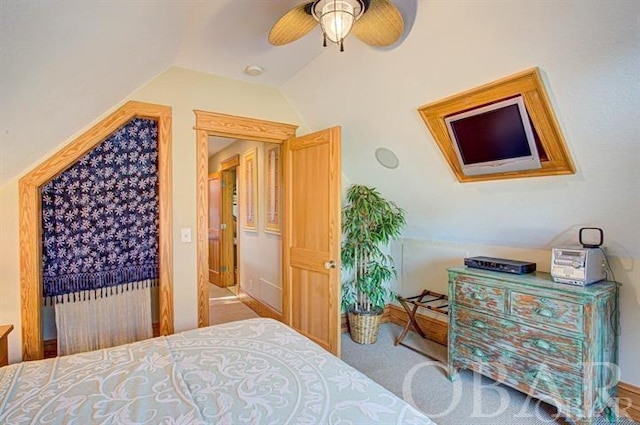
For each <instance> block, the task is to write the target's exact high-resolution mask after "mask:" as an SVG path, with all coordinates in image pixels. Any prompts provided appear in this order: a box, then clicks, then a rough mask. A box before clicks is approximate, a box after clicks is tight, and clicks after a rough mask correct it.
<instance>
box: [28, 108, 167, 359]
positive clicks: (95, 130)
mask: <svg viewBox="0 0 640 425" xmlns="http://www.w3.org/2000/svg"><path fill="white" fill-rule="evenodd" d="M135 117H139V118H150V119H153V120H156V121H157V122H158V191H159V229H158V230H159V268H160V275H159V307H160V332H161V334H162V335H168V334H171V333H173V323H174V320H173V237H172V235H173V231H172V197H171V196H172V195H171V184H172V177H171V107H169V106H162V105H154V104H149V103H142V102H135V101H130V102H127V103H126V104H124V105H123V106H122V107H120V108H119V109H117V110H116V111H115V112H113V113H112V114H110V115H109V116H108V117H106V118H104V119H103V120H101V121H100V122H98V123H97V124H96V125H94V126H93V127H91V128H90V129H89V130H87V131H86V132H84V133H83V134H82V135H80V136H79V137H78V138H76V139H75V140H73V141H72V142H70V143H69V144H68V145H66V146H65V147H63V148H62V149H60V150H59V151H58V152H56V153H55V154H53V155H52V156H51V157H49V158H48V159H46V160H45V161H44V162H43V163H41V164H40V165H38V166H37V167H36V168H34V169H33V170H32V171H30V172H29V173H28V174H26V175H25V176H24V177H22V178H21V179H20V182H19V198H20V201H19V202H20V297H21V304H22V358H23V360H25V361H26V360H37V359H42V358H43V356H44V346H43V332H42V261H41V259H42V247H41V225H40V221H41V216H42V211H41V205H40V203H41V200H40V188H41V187H42V186H43V185H44V184H46V183H47V182H49V181H50V180H51V179H53V178H54V177H56V176H57V175H58V174H60V173H61V172H63V171H65V170H66V169H67V168H69V167H70V166H71V165H72V164H73V163H75V162H76V161H77V160H78V159H80V157H82V156H83V155H85V154H86V153H87V152H89V151H90V150H91V149H93V148H94V147H95V146H96V145H98V144H99V143H100V142H102V141H103V140H104V139H106V138H107V137H108V136H109V135H111V134H112V133H113V132H114V131H116V130H117V129H118V128H120V127H122V126H123V125H125V124H127V123H128V122H129V121H130V120H131V119H133V118H135Z"/></svg>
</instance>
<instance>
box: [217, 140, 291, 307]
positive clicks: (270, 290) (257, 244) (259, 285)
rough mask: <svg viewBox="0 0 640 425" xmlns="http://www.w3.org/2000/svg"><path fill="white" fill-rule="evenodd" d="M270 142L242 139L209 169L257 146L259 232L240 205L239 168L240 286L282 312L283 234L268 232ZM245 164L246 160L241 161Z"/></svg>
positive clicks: (221, 154) (240, 185) (230, 146)
mask: <svg viewBox="0 0 640 425" xmlns="http://www.w3.org/2000/svg"><path fill="white" fill-rule="evenodd" d="M265 147H266V144H265V143H262V142H254V141H248V140H238V141H236V142H234V143H233V144H231V145H229V146H228V147H226V148H225V149H223V150H222V151H220V152H218V153H216V154H215V155H214V156H212V157H211V158H209V172H216V171H219V170H220V162H221V161H224V160H225V159H227V158H229V157H231V156H233V155H235V154H238V155H240V158H242V155H243V154H244V153H245V152H247V151H249V150H251V149H257V152H258V153H257V173H258V175H257V177H258V199H257V201H256V202H257V207H258V208H257V210H258V220H257V222H258V231H257V232H254V231H249V230H245V229H244V228H243V226H242V223H243V222H244V216H243V214H244V212H243V211H244V210H243V208H241V207H240V205H241V204H242V203H243V202H245V200H244V199H243V194H244V193H245V192H244V190H242V188H243V186H244V181H243V180H242V177H241V176H242V165H241V166H240V167H239V168H238V176H239V178H238V180H239V186H238V206H239V217H238V238H239V246H240V249H239V255H238V257H239V260H240V264H239V271H238V274H239V276H240V289H241V290H242V291H244V292H247V293H248V294H250V295H251V296H252V297H254V298H255V299H257V300H259V301H262V302H263V303H265V304H267V305H269V306H271V307H273V309H275V310H276V311H278V312H280V313H282V237H281V236H280V235H276V234H273V233H268V232H265V231H264V228H265V199H266V197H265V194H266V192H265V189H266V188H265V185H266V183H265V180H266V179H265V169H266V164H265V158H264V152H265ZM241 164H242V162H241Z"/></svg>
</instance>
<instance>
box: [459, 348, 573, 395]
mask: <svg viewBox="0 0 640 425" xmlns="http://www.w3.org/2000/svg"><path fill="white" fill-rule="evenodd" d="M453 347H454V352H455V357H456V361H455V362H456V363H457V364H456V366H457V367H463V368H468V369H472V370H476V371H477V372H480V373H482V374H483V375H486V376H489V377H491V378H493V379H495V380H496V381H499V382H504V383H506V384H508V385H511V386H513V387H515V388H518V389H519V390H521V391H524V392H525V393H529V394H533V395H535V396H537V397H540V396H549V397H552V398H560V399H562V400H563V401H564V403H566V404H568V405H570V406H572V407H573V408H576V407H578V406H580V405H581V403H582V396H583V394H582V382H581V379H580V376H578V375H576V374H573V373H567V372H566V371H563V370H561V369H559V368H557V367H555V366H552V365H548V364H541V363H539V362H537V361H536V360H533V359H527V358H524V357H521V356H518V355H516V354H513V353H511V352H510V351H506V350H501V349H500V348H498V347H495V346H490V345H488V344H485V343H482V342H479V341H474V340H469V339H466V338H462V337H456V338H454V343H453ZM542 398H543V399H544V397H542Z"/></svg>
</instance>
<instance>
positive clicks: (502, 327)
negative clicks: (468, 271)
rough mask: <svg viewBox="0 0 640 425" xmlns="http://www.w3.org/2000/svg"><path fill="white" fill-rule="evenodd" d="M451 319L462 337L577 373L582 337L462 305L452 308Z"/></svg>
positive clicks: (580, 357) (580, 359)
mask: <svg viewBox="0 0 640 425" xmlns="http://www.w3.org/2000/svg"><path fill="white" fill-rule="evenodd" d="M453 320H454V321H455V326H456V334H458V335H461V336H463V337H465V338H468V339H476V340H480V341H493V343H494V344H495V345H496V346H498V347H500V348H503V349H506V350H509V351H512V352H514V353H516V354H519V355H521V356H523V357H534V358H536V359H537V360H539V362H540V363H551V364H555V365H556V366H557V367H558V368H559V369H562V370H564V371H567V372H568V371H575V372H576V373H580V372H581V368H582V340H580V339H574V338H570V337H567V336H562V335H557V334H554V333H550V332H547V331H544V330H540V329H536V328H534V327H531V326H526V325H523V324H520V323H516V322H514V321H512V320H509V319H504V318H497V317H493V316H489V315H487V314H483V313H479V312H476V311H472V310H469V309H466V308H462V307H461V308H458V309H456V310H455V313H454V317H453ZM459 326H462V327H459ZM532 355H533V356H532Z"/></svg>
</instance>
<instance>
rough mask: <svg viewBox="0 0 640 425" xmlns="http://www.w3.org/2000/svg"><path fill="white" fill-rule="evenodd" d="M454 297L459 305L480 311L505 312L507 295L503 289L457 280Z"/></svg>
mask: <svg viewBox="0 0 640 425" xmlns="http://www.w3.org/2000/svg"><path fill="white" fill-rule="evenodd" d="M453 297H454V299H455V301H456V302H457V303H460V304H464V305H467V306H469V307H473V308H476V309H479V310H486V311H491V312H500V313H502V312H504V310H505V299H506V295H505V290H504V289H503V288H498V287H495V286H487V285H482V284H479V283H475V282H473V281H465V280H463V279H457V280H456V283H455V287H454V294H453Z"/></svg>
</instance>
